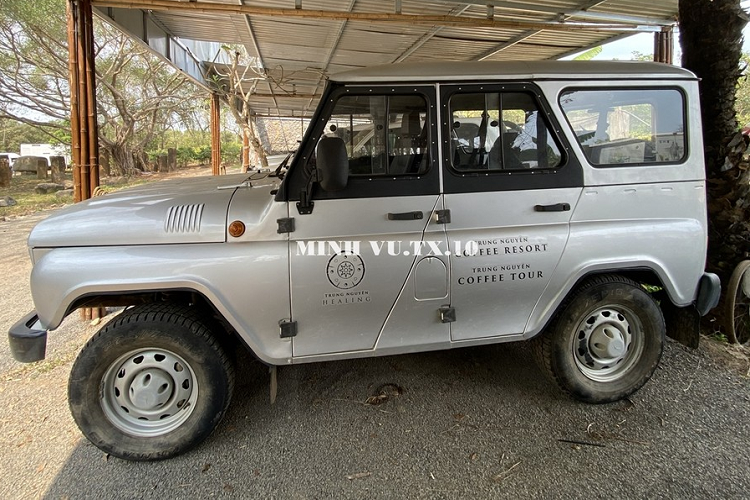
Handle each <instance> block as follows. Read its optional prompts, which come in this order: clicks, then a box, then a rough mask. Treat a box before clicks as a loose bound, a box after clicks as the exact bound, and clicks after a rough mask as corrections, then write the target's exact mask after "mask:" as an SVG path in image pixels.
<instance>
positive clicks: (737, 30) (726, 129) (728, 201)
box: [679, 0, 750, 283]
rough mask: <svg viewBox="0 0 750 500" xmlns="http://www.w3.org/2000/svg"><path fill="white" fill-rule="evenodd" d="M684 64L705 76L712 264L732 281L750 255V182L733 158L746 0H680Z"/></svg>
mask: <svg viewBox="0 0 750 500" xmlns="http://www.w3.org/2000/svg"><path fill="white" fill-rule="evenodd" d="M679 15H680V43H681V45H682V66H683V67H685V68H687V69H689V70H691V71H693V72H694V73H695V74H696V75H697V76H698V77H699V78H700V79H701V81H700V96H701V118H702V120H703V142H704V154H705V161H706V177H707V179H708V216H709V247H708V265H707V267H708V268H709V270H711V271H712V272H715V273H717V274H718V275H719V277H720V278H721V280H722V282H723V283H727V281H728V280H729V275H730V274H731V272H732V269H733V268H734V266H735V265H736V264H737V263H738V262H739V261H740V260H742V259H743V258H746V256H748V255H750V225H749V224H748V222H747V221H748V220H750V197H749V196H748V195H749V194H750V193H749V191H750V189H749V188H750V185H749V184H748V180H750V179H748V175H747V170H744V169H740V168H737V167H738V166H739V159H740V158H739V156H738V155H733V156H732V157H730V158H728V157H727V154H728V153H729V152H730V151H729V150H728V148H727V145H728V144H729V142H730V141H731V140H732V138H733V137H734V136H735V135H736V133H737V130H738V127H737V118H736V114H735V107H734V104H735V92H736V89H737V80H738V79H739V77H740V76H741V71H740V66H739V62H740V56H741V53H742V29H743V28H744V27H745V24H747V21H748V18H747V15H746V14H745V13H744V11H743V10H742V9H741V8H740V0H713V1H707V0H680V4H679Z"/></svg>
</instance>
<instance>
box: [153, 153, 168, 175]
mask: <svg viewBox="0 0 750 500" xmlns="http://www.w3.org/2000/svg"><path fill="white" fill-rule="evenodd" d="M156 164H157V165H159V172H169V166H168V165H167V155H165V154H160V155H159V156H158V158H157V159H156Z"/></svg>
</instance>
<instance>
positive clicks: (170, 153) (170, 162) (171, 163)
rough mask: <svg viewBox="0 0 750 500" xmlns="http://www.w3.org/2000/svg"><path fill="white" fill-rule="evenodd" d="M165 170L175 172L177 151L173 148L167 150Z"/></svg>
mask: <svg viewBox="0 0 750 500" xmlns="http://www.w3.org/2000/svg"><path fill="white" fill-rule="evenodd" d="M167 170H168V171H169V172H174V171H175V170H177V150H176V149H175V148H169V149H167Z"/></svg>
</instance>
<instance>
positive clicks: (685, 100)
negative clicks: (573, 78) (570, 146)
mask: <svg viewBox="0 0 750 500" xmlns="http://www.w3.org/2000/svg"><path fill="white" fill-rule="evenodd" d="M654 90H672V91H676V92H677V93H678V94H679V96H680V98H681V99H682V124H683V132H682V135H683V141H684V147H683V149H684V153H683V155H682V158H681V159H680V160H679V161H661V162H659V161H656V162H633V163H594V162H593V161H592V160H591V159H590V158H589V157H588V155H587V154H586V151H585V150H584V145H583V144H581V141H580V140H579V139H578V135H576V132H575V130H574V129H573V125H572V123H571V122H570V118H569V117H568V113H567V112H566V111H565V108H564V107H563V105H562V102H561V101H562V99H563V97H564V96H565V95H566V94H569V93H571V92H584V91H587V92H617V91H632V92H640V91H654ZM557 103H558V106H560V112H561V113H562V115H563V117H564V118H565V122H566V123H567V125H568V129H569V130H570V133H571V134H572V135H573V137H574V138H575V144H576V145H577V146H578V148H579V149H580V151H581V155H582V158H583V159H585V160H586V162H587V163H588V164H589V165H590V166H591V167H592V168H596V169H601V170H610V169H614V168H627V167H665V166H679V165H684V164H685V163H687V161H688V159H689V157H690V131H689V130H688V126H689V121H688V119H689V116H688V107H687V106H688V96H687V95H686V94H685V89H683V88H682V87H678V86H675V85H664V86H660V85H634V86H620V85H618V86H613V87H607V86H574V87H565V88H563V89H561V90H560V92H559V94H558V97H557ZM643 104H648V103H647V102H644V103H643ZM654 109H655V107H654Z"/></svg>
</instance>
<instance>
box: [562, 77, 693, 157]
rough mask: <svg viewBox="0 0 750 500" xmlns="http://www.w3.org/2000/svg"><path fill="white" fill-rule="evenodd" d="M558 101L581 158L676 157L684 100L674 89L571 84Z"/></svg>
mask: <svg viewBox="0 0 750 500" xmlns="http://www.w3.org/2000/svg"><path fill="white" fill-rule="evenodd" d="M560 106H561V107H562V110H563V112H564V113H565V117H566V118H567V120H568V123H569V124H570V126H571V128H572V129H573V132H574V133H575V136H576V139H577V140H578V144H580V146H581V149H582V150H583V153H584V154H585V155H586V159H587V160H588V161H589V163H591V164H592V165H594V166H597V167H617V166H626V165H627V166H633V165H655V164H669V163H681V162H682V161H684V159H685V155H686V135H685V105H684V96H683V94H682V92H680V91H679V90H677V89H669V88H663V89H642V88H628V89H585V90H583V89H576V90H569V91H566V92H563V94H562V95H561V96H560Z"/></svg>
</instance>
